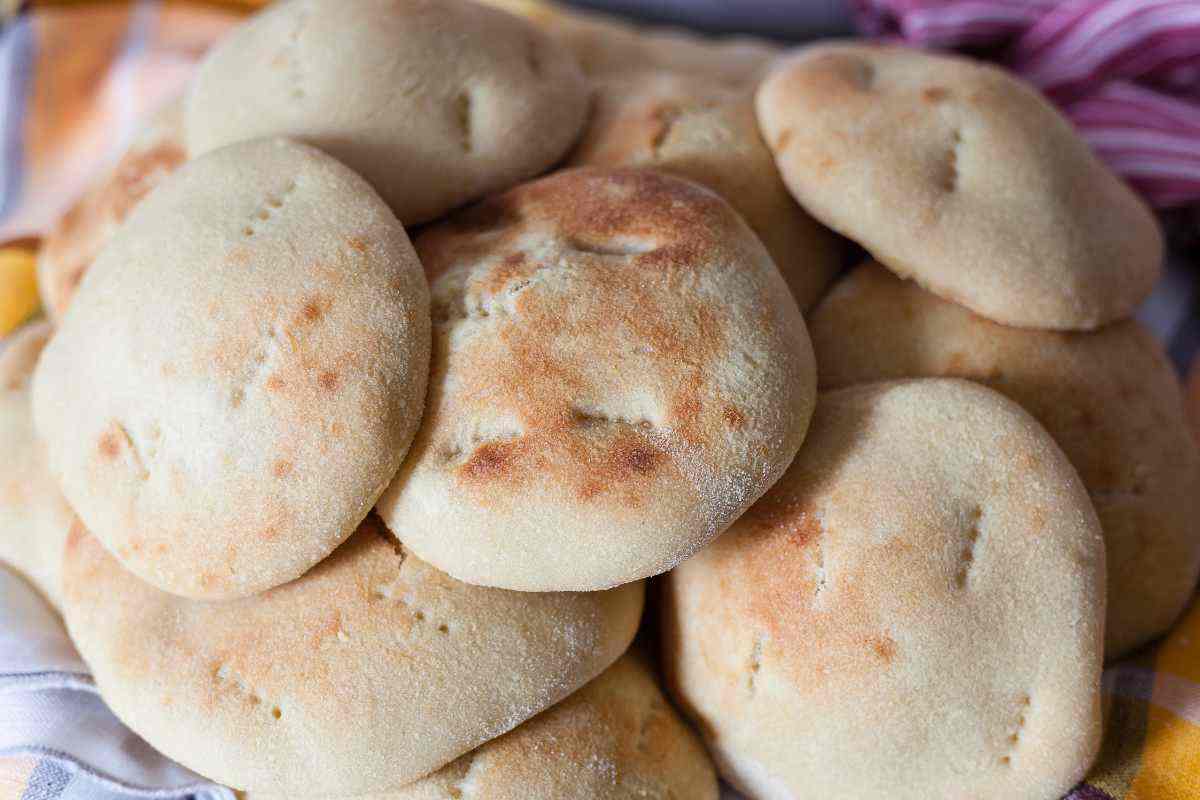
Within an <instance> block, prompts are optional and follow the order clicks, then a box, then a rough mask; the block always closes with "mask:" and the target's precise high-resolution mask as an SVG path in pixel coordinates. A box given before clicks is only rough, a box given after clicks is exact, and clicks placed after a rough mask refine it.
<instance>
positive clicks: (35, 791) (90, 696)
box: [0, 565, 234, 800]
mask: <svg viewBox="0 0 1200 800" xmlns="http://www.w3.org/2000/svg"><path fill="white" fill-rule="evenodd" d="M17 755H25V756H30V757H33V758H36V759H37V760H38V764H37V767H36V768H35V769H34V772H33V774H32V775H31V777H30V780H29V785H28V787H27V789H26V791H25V793H24V795H23V796H22V800H133V798H161V800H176V799H178V800H184V799H185V798H194V799H195V800H234V794H233V792H231V791H230V790H229V789H226V788H224V787H221V786H217V785H215V784H213V783H211V782H209V781H206V780H204V779H203V778H201V777H200V776H199V775H197V774H195V773H194V772H192V771H191V770H188V769H186V768H184V767H181V766H180V765H178V764H176V763H175V762H173V761H171V760H170V759H168V758H166V757H164V756H162V755H160V754H159V753H158V752H157V751H155V750H154V749H153V748H151V747H150V745H148V744H146V742H145V741H144V740H143V739H141V738H140V737H139V736H137V735H136V734H135V733H133V732H132V731H130V730H129V729H128V728H126V727H125V726H124V725H122V724H121V722H120V721H119V720H118V719H117V718H116V717H115V716H113V714H112V712H111V711H109V710H108V707H107V706H105V705H104V702H103V701H102V700H101V699H100V697H99V695H97V694H96V687H95V684H93V683H92V679H91V676H89V675H88V671H87V667H86V666H85V665H84V663H83V661H82V660H80V658H79V654H78V653H77V652H75V648H74V647H73V646H72V645H71V641H70V639H68V638H67V632H66V630H64V628H63V625H62V621H61V620H60V619H59V618H58V616H57V615H56V614H55V613H54V611H52V610H51V609H50V607H49V606H48V605H47V604H46V602H45V601H44V600H43V599H42V598H41V597H40V596H39V595H38V594H37V592H36V591H35V590H34V589H33V587H31V586H30V585H29V584H27V583H26V582H25V581H24V580H22V579H21V578H19V577H18V576H17V575H15V574H14V573H13V572H12V571H10V570H9V569H8V568H7V567H5V566H4V565H0V756H17Z"/></svg>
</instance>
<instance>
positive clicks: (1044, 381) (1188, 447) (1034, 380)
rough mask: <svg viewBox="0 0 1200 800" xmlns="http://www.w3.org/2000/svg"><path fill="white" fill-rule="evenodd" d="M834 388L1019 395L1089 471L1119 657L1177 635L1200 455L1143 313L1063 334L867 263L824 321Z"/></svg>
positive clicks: (823, 361)
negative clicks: (1019, 325)
mask: <svg viewBox="0 0 1200 800" xmlns="http://www.w3.org/2000/svg"><path fill="white" fill-rule="evenodd" d="M810 322H811V325H810V331H811V332H812V337H813V347H814V349H815V350H816V353H817V360H818V362H819V363H820V365H821V368H820V386H821V389H822V390H828V389H836V388H840V387H843V386H849V385H851V384H857V383H871V382H874V381H879V380H888V379H895V378H917V377H958V378H967V379H970V380H975V381H979V382H981V383H984V384H986V385H988V386H990V387H991V388H993V389H996V390H997V391H999V392H1001V393H1003V394H1004V395H1006V396H1008V397H1009V398H1010V399H1012V400H1015V401H1016V402H1017V403H1019V404H1020V405H1021V406H1022V407H1023V408H1024V409H1025V410H1026V411H1028V412H1029V413H1030V414H1032V415H1033V416H1034V418H1036V419H1037V420H1038V422H1040V423H1041V424H1042V425H1043V426H1045V428H1046V430H1047V431H1048V432H1049V433H1050V435H1051V436H1052V437H1053V438H1054V440H1055V441H1056V442H1057V443H1058V445H1059V446H1060V447H1062V449H1063V452H1065V453H1066V455H1067V458H1069V459H1070V461H1071V463H1072V464H1073V465H1074V466H1075V468H1076V469H1077V470H1078V471H1079V475H1080V478H1081V479H1082V480H1083V483H1084V486H1085V487H1086V488H1087V489H1088V492H1089V494H1090V495H1091V498H1092V503H1093V505H1094V506H1095V508H1096V513H1097V516H1099V518H1100V524H1101V527H1102V528H1103V529H1104V539H1105V544H1106V548H1107V554H1108V589H1109V601H1108V619H1107V623H1106V625H1105V639H1106V647H1105V651H1106V655H1107V657H1108V658H1109V659H1110V660H1111V659H1114V658H1118V657H1120V656H1122V655H1124V654H1126V653H1128V652H1130V651H1132V650H1133V649H1135V648H1137V647H1139V646H1140V645H1143V644H1145V643H1146V642H1148V641H1150V640H1151V639H1154V638H1155V637H1157V636H1159V635H1161V634H1162V633H1164V632H1165V631H1166V630H1167V629H1168V628H1169V627H1170V626H1171V624H1172V623H1173V622H1174V621H1175V620H1176V619H1177V618H1178V616H1179V614H1180V613H1181V612H1182V611H1183V609H1184V607H1185V606H1186V605H1187V603H1188V602H1189V601H1190V600H1191V598H1192V594H1193V590H1194V587H1195V585H1196V578H1197V572H1198V571H1200V537H1197V536H1196V534H1195V521H1196V519H1197V518H1198V517H1200V454H1198V453H1197V448H1196V446H1195V445H1194V444H1193V442H1192V440H1191V439H1190V438H1189V429H1188V424H1187V421H1186V418H1185V414H1184V409H1183V401H1182V392H1181V388H1180V385H1179V379H1178V378H1177V377H1176V374H1175V370H1174V368H1173V367H1172V365H1171V362H1170V360H1169V359H1168V358H1167V355H1166V353H1165V352H1163V349H1162V346H1161V345H1160V344H1159V343H1158V341H1157V340H1156V339H1155V338H1154V336H1153V335H1152V334H1150V333H1149V332H1148V331H1146V330H1145V329H1144V328H1143V327H1142V326H1141V325H1140V324H1139V323H1137V322H1134V321H1127V322H1120V323H1116V324H1113V325H1109V326H1106V327H1104V328H1102V329H1100V330H1098V331H1094V332H1086V333H1057V332H1051V331H1031V330H1020V329H1016V328H1009V327H1005V326H1003V325H997V324H996V323H993V322H990V321H988V320H986V319H984V318H983V317H980V316H978V315H976V314H973V313H971V312H970V311H968V310H966V309H965V308H962V307H961V306H958V305H955V304H954V303H950V302H947V301H945V300H942V299H940V298H938V297H937V296H935V295H933V294H931V293H929V292H926V291H924V290H922V289H921V288H920V287H919V286H917V285H916V284H914V283H911V282H906V281H902V280H900V279H899V278H897V277H895V276H894V275H892V274H891V273H890V272H888V271H887V270H885V269H884V268H883V267H881V266H879V265H878V264H874V263H867V264H864V265H862V266H860V267H859V268H857V269H856V270H854V271H852V272H851V273H850V274H849V275H848V276H847V277H846V278H844V279H843V280H842V281H840V282H839V283H838V284H837V285H836V286H835V287H834V288H833V290H832V291H831V292H830V293H829V295H828V296H827V297H826V298H825V300H823V301H822V302H821V304H820V305H819V306H818V307H817V309H816V311H815V312H814V313H813V315H812V317H811V318H810Z"/></svg>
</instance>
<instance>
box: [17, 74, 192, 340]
mask: <svg viewBox="0 0 1200 800" xmlns="http://www.w3.org/2000/svg"><path fill="white" fill-rule="evenodd" d="M185 159H186V155H185V152H184V146H183V98H182V97H179V98H176V99H174V100H172V101H171V102H169V103H167V104H166V105H164V106H163V107H162V108H160V109H158V110H157V111H155V112H154V113H152V114H151V115H150V116H149V117H147V119H146V120H145V122H144V126H143V128H142V129H141V130H140V131H139V132H138V134H137V135H136V136H135V137H134V139H133V141H132V142H130V144H129V149H127V150H126V151H125V153H124V154H123V155H122V156H121V158H120V160H119V161H117V163H116V164H115V165H114V166H113V167H112V168H111V169H109V170H106V171H105V172H104V173H102V174H101V176H100V178H99V179H98V180H97V181H96V182H95V183H93V184H92V185H91V186H90V187H89V188H88V190H87V191H86V192H84V194H83V196H82V197H80V198H79V200H77V201H76V202H75V204H74V205H73V206H71V208H70V209H69V210H68V211H67V213H66V214H64V215H63V217H62V219H60V220H59V221H58V224H57V225H55V226H54V228H53V229H52V230H51V231H50V232H49V233H48V234H46V239H45V241H43V242H42V246H41V249H40V250H39V251H38V263H37V276H38V292H39V293H40V294H41V298H42V307H43V308H44V309H45V310H46V314H47V315H48V316H49V317H50V318H51V319H53V320H56V321H57V320H59V319H62V316H63V314H64V313H66V310H67V306H68V305H69V304H70V302H71V298H72V297H73V296H74V295H75V290H76V289H77V288H78V287H79V282H80V281H81V280H83V275H84V273H85V272H87V270H88V267H90V266H91V265H92V262H93V261H94V260H95V259H96V256H97V255H99V254H100V251H101V250H103V249H104V246H105V245H106V244H108V241H109V239H111V238H112V237H113V235H114V234H115V233H116V232H117V230H118V229H119V228H120V227H121V223H123V222H124V221H125V218H126V217H127V216H129V212H130V211H132V210H133V208H134V206H136V205H137V204H138V203H139V202H140V201H141V199H142V198H143V197H145V196H146V195H148V194H149V193H150V191H151V190H152V189H154V187H156V186H158V184H160V183H162V182H163V179H164V178H166V177H167V176H168V175H170V174H171V173H172V172H174V171H175V170H176V169H178V168H179V165H180V164H182V163H183V162H184V160H185Z"/></svg>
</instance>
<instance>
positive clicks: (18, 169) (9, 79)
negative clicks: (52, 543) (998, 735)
mask: <svg viewBox="0 0 1200 800" xmlns="http://www.w3.org/2000/svg"><path fill="white" fill-rule="evenodd" d="M803 1H804V2H811V3H812V4H813V6H814V7H817V10H818V12H819V13H821V14H825V13H827V12H828V10H829V3H830V2H832V0H803ZM245 2H246V3H247V4H250V3H253V2H255V0H245ZM587 2H588V4H589V5H598V4H600V3H602V2H603V0H587ZM612 2H620V3H621V4H622V6H623V7H631V6H633V5H635V4H636V0H612ZM754 2H755V3H756V4H757V5H763V4H765V3H767V2H769V0H754ZM643 4H644V5H645V6H646V7H647V8H650V7H652V10H654V11H655V12H656V13H659V14H662V13H664V9H666V8H667V7H668V6H670V7H672V8H676V7H679V8H681V7H683V6H684V5H685V0H671V2H670V3H666V2H662V0H644V3H643ZM776 4H777V6H778V7H779V9H786V8H789V7H790V8H792V9H797V8H798V7H799V5H801V4H802V0H776ZM856 4H857V5H856V10H857V11H858V13H859V17H860V19H861V20H862V21H863V23H864V25H865V26H867V29H868V30H869V31H870V32H872V33H876V34H880V35H888V36H899V37H903V38H906V39H908V40H911V41H913V42H916V43H920V44H922V45H928V46H935V47H961V48H969V49H972V50H973V51H975V52H982V51H983V50H987V51H989V52H990V53H991V54H993V55H996V54H998V57H999V58H1001V60H1004V61H1006V62H1007V63H1009V64H1010V65H1011V66H1013V67H1014V68H1016V69H1018V70H1022V71H1024V72H1025V73H1026V74H1027V76H1029V77H1030V78H1031V79H1033V80H1035V81H1036V82H1038V84H1039V85H1040V86H1042V88H1043V89H1045V90H1046V91H1047V93H1048V94H1049V95H1050V96H1051V97H1052V98H1054V99H1055V101H1056V102H1059V103H1060V104H1062V106H1063V107H1064V108H1066V109H1067V111H1068V113H1069V114H1070V115H1071V116H1072V118H1073V119H1074V120H1075V121H1076V123H1077V124H1079V125H1080V128H1081V130H1083V131H1084V133H1085V135H1086V136H1087V137H1088V139H1089V141H1091V142H1092V144H1093V146H1095V147H1096V148H1097V150H1099V151H1100V152H1101V153H1102V154H1103V155H1104V156H1105V157H1106V158H1108V159H1109V161H1110V163H1113V164H1114V165H1115V166H1116V167H1117V168H1118V170H1120V171H1122V173H1123V174H1125V175H1126V176H1127V177H1129V178H1130V180H1131V181H1133V182H1134V183H1135V184H1136V185H1137V186H1138V187H1139V188H1140V189H1141V190H1142V191H1144V192H1146V193H1147V196H1149V197H1150V198H1151V199H1152V200H1153V201H1154V202H1155V203H1157V204H1159V205H1161V206H1164V207H1165V206H1172V205H1178V204H1182V203H1190V202H1194V201H1195V200H1197V199H1198V197H1200V184H1198V183H1197V182H1196V178H1197V177H1198V176H1197V175H1196V173H1195V172H1189V167H1188V165H1189V164H1190V165H1191V167H1192V168H1193V169H1194V168H1195V167H1196V161H1197V159H1200V148H1198V147H1196V146H1195V145H1194V144H1193V145H1192V146H1191V148H1190V149H1188V148H1187V147H1183V146H1182V144H1181V143H1182V142H1183V138H1185V137H1183V135H1182V134H1181V133H1180V132H1181V131H1186V130H1192V131H1193V137H1194V138H1193V139H1192V141H1193V142H1197V141H1200V135H1198V133H1200V118H1198V116H1197V114H1198V112H1197V107H1196V105H1195V103H1196V102H1200V90H1198V89H1197V82H1196V80H1195V75H1194V74H1192V73H1189V69H1193V72H1194V65H1195V64H1196V63H1197V60H1196V52H1194V51H1196V50H1200V36H1197V35H1196V31H1197V30H1198V29H1196V28H1191V29H1186V30H1191V31H1192V35H1191V37H1190V38H1189V37H1188V36H1181V35H1180V34H1181V32H1184V33H1186V30H1185V28H1184V27H1182V24H1181V23H1183V22H1187V21H1188V20H1191V22H1189V23H1188V24H1192V25H1197V24H1200V19H1197V16H1198V12H1197V9H1198V7H1200V2H1181V1H1180V0H1176V2H1158V0H1139V1H1138V2H1120V1H1117V2H1085V3H1078V2H1065V3H1061V2H1051V1H1050V0H973V1H971V0H940V1H939V0H856ZM704 5H705V7H706V8H708V7H715V5H716V4H715V3H714V2H710V0H704ZM1131 8H1132V9H1134V10H1135V11H1136V10H1137V9H1142V10H1143V13H1141V14H1135V13H1133V12H1131V11H1130V9H1131ZM1171 8H1174V9H1175V10H1176V11H1180V12H1181V13H1179V14H1177V15H1173V14H1171V13H1168V9H1171ZM1101 12H1104V13H1101ZM1126 12H1128V13H1126ZM794 13H803V12H801V11H795V12H794ZM1114 15H1115V16H1114ZM1129 20H1137V22H1136V23H1129V22H1128V21H1129ZM235 21H236V16H235V15H233V14H230V13H228V12H227V11H218V10H214V9H213V8H212V7H201V6H197V5H194V4H188V3H186V2H182V0H166V2H151V0H139V1H138V2H130V3H95V4H88V3H81V2H76V3H70V4H59V3H35V4H34V13H32V14H30V15H26V16H24V17H22V18H21V19H20V20H19V21H18V22H15V23H10V24H9V25H7V26H6V27H5V28H4V30H3V31H2V32H0V284H3V276H4V271H5V270H4V267H5V264H10V263H11V265H12V268H11V270H10V271H11V272H12V273H13V274H20V275H21V276H25V275H26V274H27V272H28V270H27V269H24V267H22V265H21V263H19V262H20V259H21V258H25V259H26V260H28V259H29V258H31V257H32V254H33V253H34V252H35V249H36V242H33V241H30V240H28V239H26V238H24V237H30V236H37V235H40V234H41V233H43V232H44V231H45V230H46V228H47V227H48V226H49V225H50V224H52V222H53V221H54V219H56V218H57V216H58V214H60V213H61V212H62V210H63V209H64V208H65V207H66V206H67V205H68V204H69V203H70V202H71V201H72V200H73V199H74V197H75V196H76V195H77V194H78V192H79V191H80V190H81V189H82V187H83V186H84V185H86V183H87V180H88V179H89V178H90V177H91V176H92V175H93V174H95V172H96V171H97V170H99V169H100V168H101V167H102V166H103V165H104V163H105V162H107V161H110V160H111V159H112V158H114V157H115V155H116V153H118V152H119V151H120V149H121V148H122V147H123V146H124V143H125V141H126V140H127V138H128V136H129V135H130V133H131V131H132V129H133V125H134V124H135V120H136V118H137V116H138V115H139V114H140V113H141V112H142V111H144V110H145V109H147V108H152V107H154V106H155V105H157V104H158V102H160V101H161V99H162V98H164V97H167V96H169V95H170V94H172V93H173V92H174V91H176V90H177V89H178V88H179V87H180V86H181V85H182V83H183V82H184V81H185V80H186V79H187V76H188V75H189V74H190V71H191V69H192V67H193V66H194V64H195V63H196V61H197V59H198V58H199V57H200V55H201V54H202V53H203V51H204V49H205V48H206V47H207V46H208V45H209V44H210V43H211V42H212V41H213V40H215V38H216V37H218V36H219V35H220V34H221V33H222V32H224V31H225V30H227V29H228V28H229V26H230V25H231V24H233V23H234V22H235ZM1122 21H1125V22H1124V23H1122ZM1117 23H1122V24H1117ZM797 24H801V23H797ZM1134 33H1136V36H1134V35H1133V34H1134ZM1110 40H1111V41H1110ZM1080 42H1084V43H1088V44H1086V46H1081V45H1080V44H1079V43H1080ZM1120 42H1124V45H1123V46H1118V45H1120ZM1134 42H1136V43H1137V44H1134ZM1168 42H1169V44H1166V46H1165V48H1166V49H1165V50H1161V51H1159V52H1158V54H1157V55H1153V56H1152V55H1150V54H1149V53H1147V52H1143V51H1145V50H1147V49H1153V48H1152V47H1151V45H1157V44H1161V43H1168ZM1093 43H1094V44H1093ZM1101 45H1102V46H1103V47H1102V48H1101ZM1189 48H1191V50H1189ZM1164 52H1165V53H1167V55H1163V53H1164ZM1104 54H1107V55H1104ZM1189 59H1190V60H1189ZM1089 65H1090V66H1089ZM1189 65H1191V66H1189ZM1189 75H1192V77H1191V78H1189ZM1189 125H1190V126H1192V127H1191V128H1189V127H1188V126H1189ZM1164 154H1166V156H1164ZM1176 157H1178V158H1177V160H1173V159H1176ZM1164 159H1166V160H1164ZM1189 176H1190V177H1189ZM18 239H20V241H14V240H18ZM6 245H7V246H6ZM24 279H25V278H24V277H22V280H24ZM21 285H22V286H24V285H25V284H21ZM1194 287H1195V275H1194V270H1193V269H1190V268H1189V267H1188V266H1187V265H1185V264H1184V263H1182V261H1180V260H1179V259H1177V263H1176V264H1175V265H1174V266H1173V268H1172V269H1171V270H1170V271H1169V272H1168V274H1167V277H1166V279H1165V280H1164V281H1163V283H1162V284H1160V286H1159V287H1158V288H1157V290H1156V291H1155V293H1154V295H1153V296H1152V297H1151V298H1150V300H1149V301H1148V302H1147V304H1146V306H1145V307H1144V308H1143V310H1142V312H1141V314H1140V316H1141V317H1142V319H1143V320H1144V321H1145V322H1146V323H1147V324H1149V326H1150V327H1151V328H1152V329H1153V330H1154V331H1155V333H1156V334H1158V335H1159V336H1160V337H1161V338H1162V339H1163V340H1164V341H1165V342H1167V344H1168V347H1169V348H1170V350H1171V352H1172V355H1173V356H1174V357H1175V359H1176V362H1177V363H1178V364H1180V365H1181V366H1183V365H1185V364H1187V363H1189V362H1190V359H1191V355H1192V353H1193V352H1195V349H1196V346H1197V344H1200V328H1197V327H1196V326H1195V320H1196V313H1195V311H1194V309H1195V307H1196V297H1195V290H1194ZM14 291H15V290H14ZM5 299H6V297H5V288H4V286H3V285H0V312H3V310H4V301H5ZM20 308H25V306H23V305H22V306H20ZM14 313H18V312H14ZM23 313H28V312H23ZM2 317H3V314H2V313H0V323H2V322H3V318H2ZM0 333H2V331H0ZM0 346H2V344H0ZM18 605H19V603H18V601H17V594H16V593H14V592H12V591H6V590H5V586H4V580H3V576H2V574H0V656H4V655H5V654H8V655H12V654H13V653H15V652H16V648H14V647H12V646H9V645H5V635H6V633H7V634H10V635H13V636H15V637H17V639H19V640H20V641H21V642H24V643H26V645H27V649H28V651H29V653H32V652H33V645H34V644H36V642H37V641H40V640H41V638H48V639H51V640H53V639H54V637H55V635H56V634H55V630H56V629H55V628H54V626H55V625H56V624H57V623H54V622H44V623H39V627H38V630H39V631H41V632H42V636H41V637H39V636H33V635H30V634H28V633H25V632H18V633H15V634H14V633H13V632H14V631H15V630H16V629H17V628H16V626H15V625H14V624H13V623H11V622H10V623H6V622H5V614H6V612H7V613H9V614H10V618H12V616H11V615H12V614H13V613H15V612H14V609H17V608H18ZM18 610H19V609H18ZM22 613H24V612H22ZM26 621H28V620H26ZM58 635H59V637H60V638H61V633H59V634H58ZM57 646H58V645H56V647H57ZM30 658H31V659H32V658H33V656H32V655H31V656H30ZM31 663H32V662H31ZM4 669H5V661H4V659H3V658H2V657H0V800H7V799H8V798H10V797H11V798H22V800H131V798H135V797H142V798H147V797H157V798H168V797H179V796H180V794H181V793H182V794H184V795H188V794H192V795H194V796H196V797H225V796H226V795H225V794H224V792H223V791H222V790H221V789H219V788H217V787H205V786H202V785H198V786H191V785H189V784H188V783H187V781H188V780H189V778H188V777H187V776H186V773H183V772H173V771H172V770H171V769H170V766H169V765H162V764H159V763H156V762H155V761H154V759H153V758H152V757H151V756H150V755H147V754H146V751H145V750H141V749H139V748H140V747H141V746H142V745H138V744H136V743H137V742H138V741H139V740H137V739H136V737H133V736H132V734H130V733H129V732H128V731H126V730H124V729H122V728H121V727H120V726H119V723H117V722H116V720H115V719H108V718H105V717H104V714H105V713H106V712H105V710H104V709H103V707H102V706H101V705H100V704H99V702H98V700H97V699H96V697H95V695H94V693H93V690H92V689H91V688H90V683H89V682H88V680H87V678H86V676H80V675H77V669H78V667H72V669H71V670H70V672H71V675H72V676H74V677H71V680H75V681H77V684H78V685H72V686H69V687H68V686H65V685H61V686H60V685H39V684H36V683H34V684H31V683H30V682H29V681H28V680H27V679H26V678H27V675H28V673H29V671H30V670H32V671H34V672H37V671H39V670H38V669H37V668H36V665H35V666H30V665H29V664H25V665H24V666H21V667H20V668H11V667H10V672H11V674H7V675H6V674H5V673H4ZM55 669H58V670H59V671H61V665H59V666H56V661H55V657H54V656H53V655H51V656H47V657H46V660H45V663H44V664H43V667H42V671H53V670H55ZM12 670H15V671H12ZM17 673H20V674H17ZM46 692H55V693H56V694H54V695H53V696H50V695H47V694H45V693H46ZM36 693H42V694H36ZM1104 702H1105V711H1106V726H1105V741H1104V746H1103V751H1102V754H1101V757H1100V759H1099V761H1098V763H1097V764H1096V766H1095V768H1094V769H1093V770H1092V773H1091V774H1090V775H1089V777H1088V780H1087V782H1086V783H1085V784H1083V785H1081V786H1080V787H1078V788H1077V789H1076V790H1074V791H1073V792H1072V793H1071V794H1070V795H1069V796H1068V800H1191V799H1192V798H1196V799H1197V800H1200V608H1196V609H1193V610H1192V611H1191V612H1190V613H1189V615H1188V616H1187V617H1186V619H1185V620H1184V621H1183V622H1182V623H1181V624H1180V625H1179V627H1178V628H1177V629H1176V630H1175V631H1174V633H1173V634H1172V635H1171V636H1170V637H1169V638H1167V639H1166V640H1165V641H1164V642H1162V643H1161V644H1160V645H1158V646H1157V647H1156V648H1153V649H1150V650H1148V651H1147V652H1145V653H1143V654H1142V655H1141V656H1140V657H1137V658H1134V659H1132V660H1130V661H1127V662H1124V663H1122V664H1119V665H1116V666H1114V667H1112V668H1110V669H1109V670H1108V671H1107V672H1106V673H1105V676H1104ZM97 706H100V707H99V708H97ZM21 709H27V711H21ZM6 711H7V712H9V713H14V714H17V715H18V717H19V718H20V719H21V720H23V721H24V722H26V723H30V722H32V723H40V722H46V721H47V720H49V721H51V722H53V721H54V720H62V719H76V720H77V721H80V724H79V725H75V726H72V725H57V727H55V728H54V729H53V730H50V731H49V732H48V733H45V734H44V736H41V737H40V738H39V736H35V735H34V734H33V733H28V734H25V735H24V738H23V739H22V741H19V742H18V741H11V740H10V741H5V738H4V736H3V734H5V733H7V734H8V735H9V738H10V739H14V738H18V737H17V736H16V735H15V733H14V732H15V731H16V729H17V728H16V725H15V724H7V723H6V721H5V718H4V716H3V715H4V713H5V712H6ZM72 715H74V716H73V717H72ZM85 719H86V720H88V723H87V725H88V727H87V728H86V730H88V731H92V732H93V733H91V734H89V733H85V728H84V727H83V723H82V720H85ZM30 730H32V729H30ZM97 730H105V731H107V732H108V733H106V734H104V735H103V736H101V735H99V734H95V733H94V732H95V731H97ZM51 736H53V737H58V738H57V742H58V744H57V745H56V746H53V747H51V746H49V745H48V744H47V742H48V741H50V739H49V738H47V737H51ZM88 737H93V738H94V739H101V740H102V741H93V740H92V739H89V738H88ZM108 741H114V742H121V743H122V744H121V746H120V748H119V749H120V750H121V752H122V753H124V754H125V755H126V756H128V754H130V753H134V754H138V753H141V754H142V755H140V756H138V758H137V760H136V763H134V764H133V765H132V766H133V767H136V769H130V767H131V765H130V764H129V763H128V762H124V763H122V762H121V761H120V760H119V759H113V758H111V757H107V758H106V757H104V756H101V755H95V754H96V753H102V752H103V745H105V744H106V743H107V742H108ZM143 744H144V743H143ZM93 745H100V746H99V747H93ZM89 754H91V755H89ZM97 775H99V776H102V777H103V780H100V781H97V780H96V779H95V776H97ZM148 775H149V776H153V775H158V776H160V777H158V778H152V777H147V776H148ZM164 775H165V776H168V777H167V778H164V777H161V776H164ZM726 797H730V798H732V797H733V795H731V794H727V795H726Z"/></svg>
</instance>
